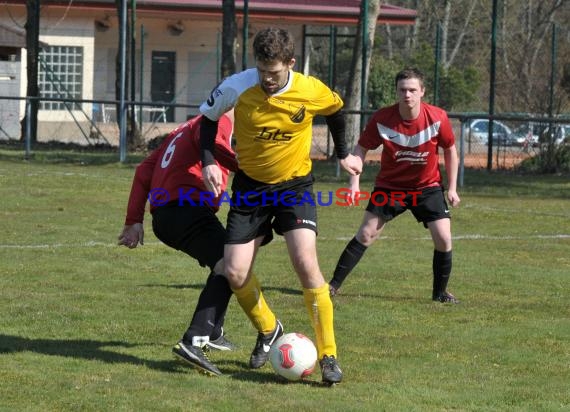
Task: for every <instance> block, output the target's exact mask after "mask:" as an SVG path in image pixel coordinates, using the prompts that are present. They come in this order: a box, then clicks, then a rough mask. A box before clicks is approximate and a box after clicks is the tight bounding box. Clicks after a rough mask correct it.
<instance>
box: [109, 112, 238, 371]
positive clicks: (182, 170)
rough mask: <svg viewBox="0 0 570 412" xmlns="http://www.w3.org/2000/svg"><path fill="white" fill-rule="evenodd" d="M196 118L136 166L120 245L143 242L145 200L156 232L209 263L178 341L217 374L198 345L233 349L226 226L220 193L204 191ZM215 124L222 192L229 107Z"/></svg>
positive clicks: (228, 152) (231, 164) (227, 165)
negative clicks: (226, 330)
mask: <svg viewBox="0 0 570 412" xmlns="http://www.w3.org/2000/svg"><path fill="white" fill-rule="evenodd" d="M201 122H202V116H198V117H195V118H193V119H191V120H189V121H188V122H186V123H184V124H182V125H180V126H179V127H178V128H176V129H175V130H173V131H172V132H171V133H170V134H169V135H168V136H167V137H166V139H165V140H164V141H163V142H162V144H161V145H160V147H159V148H157V149H156V150H155V151H153V152H152V153H151V154H150V155H149V156H148V157H147V158H146V159H144V160H143V161H142V163H141V164H140V165H139V166H138V167H137V169H136V172H135V176H134V179H133V183H132V188H131V192H130V196H129V202H128V207H127V216H126V219H125V225H124V228H123V231H122V233H121V234H120V235H119V245H124V246H126V247H128V248H130V249H133V248H136V247H137V245H138V244H139V243H140V244H141V245H142V244H144V230H143V218H144V213H145V206H146V202H147V199H148V201H149V203H150V213H151V214H152V228H153V232H154V234H155V235H156V237H157V238H158V239H160V240H161V241H162V242H163V243H165V244H166V245H168V246H170V247H172V248H174V249H177V250H180V251H182V252H184V253H186V254H188V255H189V256H191V257H193V258H194V259H196V260H197V261H198V262H199V263H200V265H201V266H208V267H209V268H210V271H211V273H210V275H209V276H208V279H207V281H206V286H205V287H204V289H203V290H202V293H201V294H200V297H199V299H198V303H197V305H196V310H195V311H194V316H193V318H192V321H191V323H190V326H189V328H188V330H187V331H186V333H185V334H184V336H183V338H182V342H185V343H186V346H185V350H186V351H190V352H192V353H191V355H192V356H193V357H194V359H195V362H194V366H196V367H197V368H199V369H200V370H202V371H204V372H206V373H208V374H213V375H220V374H221V372H220V370H219V369H218V368H217V367H216V366H215V365H214V364H212V363H211V362H210V361H209V359H208V358H207V357H206V355H205V354H204V352H203V349H204V348H205V347H208V348H213V349H218V350H232V349H233V344H232V343H231V342H229V341H228V340H227V339H226V338H225V337H224V335H223V328H222V326H223V322H224V316H225V313H226V309H227V306H228V303H229V300H230V298H231V296H232V290H231V288H230V286H229V284H228V281H227V279H226V277H225V276H223V275H222V273H223V255H224V240H225V235H226V231H225V229H224V227H223V226H222V224H221V222H220V221H219V220H218V218H217V216H216V212H217V211H218V206H219V204H220V197H219V196H218V197H215V198H213V196H204V194H205V193H206V192H207V190H206V187H205V185H204V181H203V179H202V163H201V161H200V125H201ZM219 124H220V127H219V128H218V133H217V135H216V138H215V146H216V158H215V160H216V163H217V164H218V165H219V166H220V169H221V171H222V176H223V181H222V192H223V191H224V190H225V188H226V186H227V181H228V174H229V172H230V171H235V170H237V161H236V158H235V153H234V152H233V150H232V148H231V146H230V138H231V135H232V126H233V124H232V116H231V112H230V113H229V115H226V116H223V117H222V119H221V120H220V123H219ZM175 355H176V353H175Z"/></svg>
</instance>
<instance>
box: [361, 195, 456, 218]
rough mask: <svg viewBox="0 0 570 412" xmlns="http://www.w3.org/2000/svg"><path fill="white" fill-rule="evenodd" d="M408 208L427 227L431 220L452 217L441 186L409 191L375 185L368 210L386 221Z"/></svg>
mask: <svg viewBox="0 0 570 412" xmlns="http://www.w3.org/2000/svg"><path fill="white" fill-rule="evenodd" d="M408 209H409V210H410V211H411V212H412V214H413V215H414V217H415V218H416V220H417V221H418V222H422V223H423V224H424V227H426V228H427V224H428V223H429V222H433V221H435V220H439V219H446V218H447V219H449V218H451V214H450V213H449V207H448V206H447V202H446V201H445V196H444V194H443V187H441V186H435V187H427V188H425V189H421V190H408V191H404V190H393V189H383V188H381V187H375V188H374V192H373V193H372V194H371V196H370V200H369V201H368V206H366V210H367V211H369V212H370V213H372V214H375V215H376V216H379V217H381V218H382V220H384V221H385V222H389V221H390V220H392V219H394V218H395V217H396V216H398V215H400V214H402V213H404V212H405V211H406V210H408Z"/></svg>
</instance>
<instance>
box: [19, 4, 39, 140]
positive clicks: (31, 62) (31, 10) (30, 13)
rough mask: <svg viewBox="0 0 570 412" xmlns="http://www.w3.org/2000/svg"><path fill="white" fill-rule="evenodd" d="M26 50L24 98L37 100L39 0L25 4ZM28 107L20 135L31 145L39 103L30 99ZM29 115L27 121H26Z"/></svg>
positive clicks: (35, 133)
mask: <svg viewBox="0 0 570 412" xmlns="http://www.w3.org/2000/svg"><path fill="white" fill-rule="evenodd" d="M26 11H27V18H26V50H27V54H26V57H27V67H26V74H27V76H28V84H27V86H26V96H28V97H32V98H37V97H39V95H40V91H39V86H38V69H39V60H38V56H39V50H40V46H39V43H40V41H39V39H40V0H28V1H27V2H26ZM27 103H28V104H29V105H30V110H29V111H26V114H25V116H24V118H23V119H22V135H21V139H22V140H24V139H25V138H26V137H27V138H28V139H30V140H29V141H30V142H31V143H35V142H37V130H38V106H39V102H38V100H37V99H32V100H30V101H28V102H27ZM28 114H29V116H30V117H29V119H28ZM27 123H29V125H30V130H29V131H28V132H29V133H30V135H29V136H26V134H25V133H26V130H27V129H26V127H25V125H26V124H27Z"/></svg>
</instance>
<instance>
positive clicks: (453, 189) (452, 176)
mask: <svg viewBox="0 0 570 412" xmlns="http://www.w3.org/2000/svg"><path fill="white" fill-rule="evenodd" d="M443 160H444V164H445V172H446V174H447V200H448V201H449V203H450V204H451V206H453V207H455V206H459V202H460V201H461V199H459V195H458V194H457V170H458V167H459V160H458V157H457V150H456V148H455V145H454V144H453V145H451V146H450V147H448V148H446V149H443Z"/></svg>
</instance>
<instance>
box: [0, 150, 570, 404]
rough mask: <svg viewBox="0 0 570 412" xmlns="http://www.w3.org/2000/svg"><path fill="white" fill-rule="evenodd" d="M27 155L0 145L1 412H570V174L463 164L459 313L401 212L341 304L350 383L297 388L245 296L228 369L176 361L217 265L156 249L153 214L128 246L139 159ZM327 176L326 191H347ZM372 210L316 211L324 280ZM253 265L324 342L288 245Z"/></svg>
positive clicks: (273, 296) (424, 240) (292, 322)
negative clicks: (439, 288)
mask: <svg viewBox="0 0 570 412" xmlns="http://www.w3.org/2000/svg"><path fill="white" fill-rule="evenodd" d="M20 157H21V156H20V155H17V154H14V153H13V152H8V151H0V203H1V209H0V213H1V219H0V233H1V235H0V236H1V238H0V262H1V265H0V272H1V274H0V282H1V285H2V287H1V299H0V382H1V384H0V411H327V412H328V411H359V412H360V411H383V410H386V411H450V410H453V411H505V410H512V411H558V410H559V411H562V410H570V390H569V382H570V223H569V222H570V179H569V178H568V176H546V177H544V176H542V177H536V176H516V175H511V174H489V173H486V172H483V171H468V172H467V174H466V176H465V183H466V185H465V187H463V188H462V189H461V190H460V195H461V196H462V204H461V207H460V208H458V209H455V210H453V233H454V259H455V260H454V270H453V276H452V279H451V282H450V290H451V291H452V292H453V293H454V294H455V295H456V296H457V297H458V298H460V299H461V301H462V303H461V304H460V305H455V306H449V305H441V304H437V303H433V302H431V300H430V295H431V258H432V244H431V240H430V239H429V238H428V233H427V231H426V230H424V229H423V227H422V226H421V225H420V224H417V223H416V222H415V220H414V219H413V218H412V216H411V215H410V214H407V215H404V216H402V217H400V218H398V219H396V220H395V221H394V222H392V223H391V224H390V225H389V227H388V228H387V230H386V231H385V233H384V236H383V238H382V239H381V240H380V241H378V242H377V243H376V244H374V245H373V246H372V247H371V248H370V249H369V250H368V252H367V254H366V255H365V257H364V259H363V260H362V262H361V263H360V265H359V266H358V267H357V268H356V270H355V271H354V272H353V273H352V274H351V276H350V277H349V278H348V280H347V281H346V283H345V285H344V286H343V288H342V290H341V295H339V296H337V297H336V298H335V300H334V305H335V308H336V310H335V325H336V335H337V343H338V349H339V360H340V364H341V366H342V368H343V371H344V374H345V381H344V382H343V383H342V384H340V385H337V386H336V387H333V388H326V387H323V386H321V385H320V384H319V381H320V373H316V374H314V375H312V376H311V377H310V379H309V380H308V381H306V382H302V383H284V382H282V381H281V380H279V379H278V378H277V377H276V376H275V375H274V373H273V372H272V370H271V367H270V366H269V365H267V366H265V367H264V368H262V369H260V370H255V371H252V370H249V369H248V368H247V361H248V358H249V353H250V351H251V348H252V347H253V345H254V343H255V331H254V329H253V328H252V326H251V325H250V323H249V321H248V320H247V318H246V317H245V315H243V313H242V312H241V310H240V308H239V306H238V305H237V303H236V301H235V299H232V301H231V304H230V309H229V312H228V316H227V321H226V332H227V335H228V336H229V337H230V338H231V340H232V341H234V342H235V343H236V344H237V345H239V350H238V351H236V352H234V353H227V352H224V353H220V352H216V353H212V354H211V358H212V360H213V361H214V362H215V363H216V364H217V365H218V367H219V368H220V369H221V370H222V372H223V373H224V376H222V377H218V378H210V377H206V376H203V375H200V374H198V373H196V372H195V371H194V370H192V369H189V368H187V367H185V366H184V365H181V364H179V363H177V362H176V361H175V360H174V359H173V358H172V356H171V353H170V350H171V347H172V345H173V344H174V343H176V341H177V340H178V339H179V338H180V336H181V334H182V333H183V332H184V331H185V329H186V327H187V324H188V322H189V320H190V316H191V315H192V312H193V309H194V306H195V303H196V299H197V296H198V294H199V292H200V290H201V288H202V286H203V282H204V280H205V278H206V275H207V272H206V270H205V269H203V268H200V267H199V266H198V264H197V263H195V262H194V261H193V260H191V259H189V258H187V257H186V256H185V255H183V254H181V253H179V252H176V251H173V250H171V249H169V248H167V247H166V246H164V245H162V244H160V243H159V242H158V241H157V240H156V238H155V237H154V236H153V234H152V230H151V228H150V225H149V224H148V223H150V219H148V221H147V222H146V223H147V224H146V229H147V231H146V245H145V246H143V247H139V248H137V249H135V250H128V249H126V248H120V247H118V246H116V237H117V235H118V234H119V232H120V230H121V228H122V224H123V219H124V212H125V207H126V200H127V196H128V192H129V189H130V185H131V178H132V175H133V167H134V165H133V164H128V165H119V164H117V163H115V162H114V161H112V162H109V158H108V157H105V156H104V155H101V156H96V155H93V156H87V155H85V154H81V155H79V156H78V157H77V158H76V157H74V156H73V155H70V154H54V153H51V154H49V153H48V154H38V155H36V157H35V159H34V160H32V161H31V162H23V161H21V160H20ZM78 159H82V160H81V162H79V161H78ZM80 163H82V164H80ZM315 169H316V175H317V178H318V181H319V183H318V184H317V185H316V190H321V191H327V192H328V191H334V190H336V189H337V188H338V187H340V186H341V185H344V184H345V179H344V178H343V179H342V181H336V180H335V178H334V168H333V166H332V165H330V164H317V165H316V167H315ZM374 169H375V168H373V167H372V166H369V167H368V169H367V173H366V174H365V176H364V177H363V182H364V183H363V185H362V189H370V188H371V185H372V180H371V179H372V176H373V170H374ZM362 209H363V207H358V208H345V207H334V206H332V207H322V208H320V209H319V225H320V235H319V240H318V248H319V259H320V263H321V268H322V270H323V272H324V273H325V274H326V277H327V278H328V277H330V274H331V272H332V270H333V269H334V266H335V264H336V261H337V259H338V256H339V255H340V253H341V252H342V250H343V248H344V246H345V245H346V243H347V242H348V240H349V239H350V238H351V237H352V236H353V234H354V232H355V230H356V229H357V227H358V225H359V223H360V219H361V215H362ZM225 214H226V211H225V210H222V211H221V214H220V217H221V218H222V219H223V220H225ZM256 273H257V274H258V276H259V278H260V279H261V281H262V283H263V284H264V285H265V288H264V289H265V293H266V298H267V300H268V302H269V303H270V304H271V305H272V307H273V309H274V310H275V312H276V313H277V314H278V316H279V317H280V319H281V320H282V321H283V324H284V326H285V329H286V331H298V332H303V333H305V334H307V335H308V336H310V337H312V330H311V329H310V327H309V326H308V317H307V315H306V313H305V309H304V307H303V306H302V295H301V291H300V287H299V283H298V281H297V280H296V279H295V277H294V275H293V273H292V270H291V266H290V263H289V261H288V258H287V254H286V252H285V244H284V243H283V241H282V240H281V239H276V241H274V242H272V243H271V244H270V245H268V246H267V247H265V248H264V249H263V250H262V251H261V253H260V256H259V258H258V261H257V269H256Z"/></svg>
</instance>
